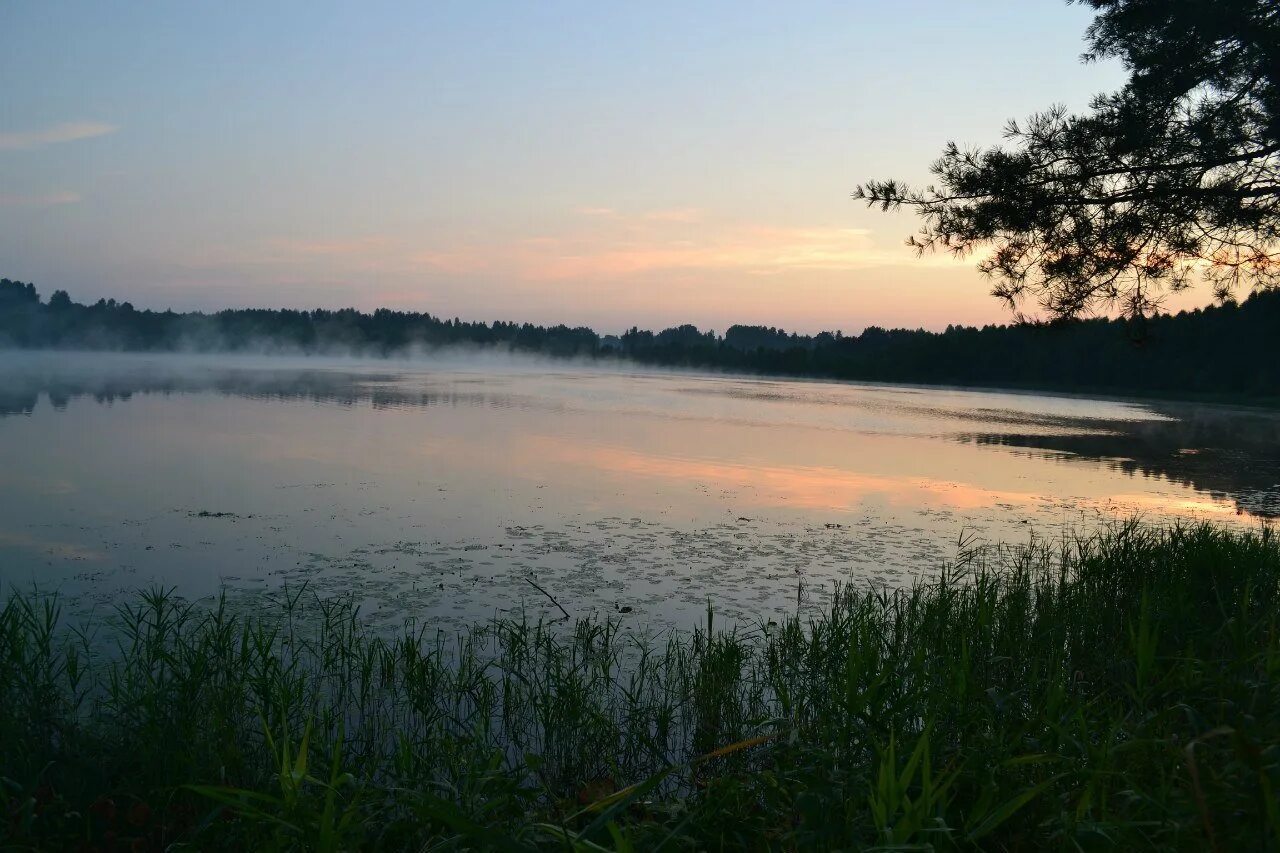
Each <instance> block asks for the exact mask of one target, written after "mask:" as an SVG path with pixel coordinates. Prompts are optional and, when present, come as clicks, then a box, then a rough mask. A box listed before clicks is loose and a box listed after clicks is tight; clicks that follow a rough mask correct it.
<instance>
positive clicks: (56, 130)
mask: <svg viewBox="0 0 1280 853" xmlns="http://www.w3.org/2000/svg"><path fill="white" fill-rule="evenodd" d="M117 130H119V128H118V127H116V126H115V125H114V124H106V123H104V122H100V121H72V122H64V123H63V124H55V125H53V126H52V127H46V128H42V129H39V130H5V131H0V151H16V150H20V149H28V148H43V147H44V146H46V145H55V144H57V143H59V142H74V141H76V140H77V139H92V138H93V137H95V136H105V135H107V134H108V133H115V132H116V131H117Z"/></svg>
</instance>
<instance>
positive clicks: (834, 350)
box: [0, 279, 1280, 398]
mask: <svg viewBox="0 0 1280 853" xmlns="http://www.w3.org/2000/svg"><path fill="white" fill-rule="evenodd" d="M0 344H4V345H7V346H10V347H18V348H28V349H37V348H53V349H89V350H130V351H145V352H180V351H195V352H220V351H227V352H281V353H285V352H296V353H304V354H338V353H341V354H347V353H350V354H354V355H361V356H391V355H397V354H404V353H407V352H410V351H412V350H413V349H415V348H421V349H430V348H438V347H456V346H465V347H477V348H501V349H505V350H508V351H513V352H521V353H531V354H539V355H545V356H551V357H578V358H597V359H614V358H626V359H630V360H632V361H635V362H639V363H642V364H653V365H663V366H671V367H694V368H705V369H722V370H731V371H742V372H750V373H764V374H778V375H790V376H811V377H821V378H832V379H847V380H869V381H885V382H916V383H930V384H953V385H967V386H1003V387H1027V388H1052V389H1062V390H1078V391H1093V392H1112V393H1139V394H1161V395H1172V394H1184V393H1185V394H1194V395H1208V396H1232V397H1244V398H1276V397H1280V360H1278V359H1277V358H1276V356H1277V354H1280V292H1278V291H1264V292H1258V293H1255V294H1254V295H1252V296H1250V297H1249V298H1248V299H1246V300H1245V301H1243V302H1240V303H1236V302H1232V301H1227V302H1225V303H1223V304H1221V305H1214V306H1210V307H1206V308H1201V309H1197V310H1194V311H1184V312H1180V313H1177V314H1155V315H1151V316H1145V317H1136V318H1116V319H1111V318H1094V319H1087V320H1074V321H1070V322H1057V323H1012V324H1009V325H987V326H983V327H981V328H978V327H972V326H960V325H955V326H948V327H947V329H946V330H945V331H942V332H932V331H927V330H924V329H883V328H880V327H878V326H871V327H869V328H867V329H865V330H864V331H863V332H862V333H861V334H857V335H845V334H843V333H841V332H838V331H837V332H822V333H820V334H816V335H803V334H797V333H794V332H790V333H789V332H786V331H785V330H782V329H777V328H773V327H766V326H746V325H735V326H731V327H730V328H729V329H728V330H726V331H725V332H724V333H723V334H717V333H715V332H713V331H703V330H701V329H698V328H697V327H695V326H692V325H684V326H677V327H673V328H669V329H664V330H662V331H658V332H653V331H647V330H642V329H639V328H632V329H630V330H629V331H627V332H625V333H624V334H622V335H620V336H614V335H603V336H602V335H600V334H598V333H596V332H595V331H593V330H592V329H589V328H586V327H581V326H580V327H569V326H565V325H556V326H537V325H533V324H531V323H512V322H503V321H496V322H493V323H483V322H468V321H463V320H460V319H457V318H454V319H441V318H439V317H436V316H434V315H431V314H427V313H418V312H404V311H391V310H388V309H385V308H383V309H378V310H377V311H374V312H372V313H365V312H361V311H357V310H355V309H353V308H345V309H341V310H336V311H332V310H322V309H317V310H313V311H297V310H270V309H235V310H225V311H218V312H216V313H210V314H206V313H200V312H189V313H178V312H174V311H150V310H138V309H136V308H134V307H133V306H132V305H131V304H130V303H128V302H116V301H115V300H113V299H100V300H98V301H97V302H96V303H93V304H91V305H83V304H79V303H76V302H73V301H72V300H71V298H70V297H69V296H68V295H67V293H66V292H65V291H57V292H55V293H54V294H53V295H52V297H50V298H49V299H48V301H42V300H41V298H40V296H39V294H38V292H37V291H36V288H35V287H34V286H33V285H31V284H25V283H23V282H18V281H10V280H9V279H0Z"/></svg>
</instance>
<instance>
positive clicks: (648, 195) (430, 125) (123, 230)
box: [0, 0, 1124, 332]
mask: <svg viewBox="0 0 1280 853" xmlns="http://www.w3.org/2000/svg"><path fill="white" fill-rule="evenodd" d="M1090 19H1091V15H1090V12H1089V10H1088V9H1086V8H1082V7H1081V6H1079V5H1067V4H1065V3H1064V2H1062V0H1001V1H1000V2H996V0H988V1H987V2H982V0H971V2H963V3H959V2H955V0H902V2H883V0H876V2H872V0H844V2H808V0H790V2H753V1H752V0H733V2H695V3H689V2H664V1H663V0H653V1H652V2H645V3H622V2H598V0H597V1H596V2H586V1H585V0H584V2H561V0H546V2H536V3H534V2H499V0H492V1H491V2H484V1H483V0H467V2H463V1H462V0H459V2H452V0H433V2H403V3H393V2H358V3H357V2H350V3H329V2H317V0H310V2H289V0H275V2H271V3H252V4H251V3H240V2H222V3H214V2H190V3H155V2H146V3H128V2H120V3H102V2H98V1H97V0H94V2H83V3H73V2H60V1H59V0H10V2H5V3H2V4H0V276H4V277H8V278H16V279H20V280H23V281H33V282H35V283H36V285H37V287H38V288H39V289H40V291H41V293H42V294H44V295H45V296H48V294H49V293H51V292H52V291H53V290H55V289H64V290H67V291H68V292H69V293H70V294H71V296H72V298H73V299H76V300H77V301H94V300H96V299H98V298H99V297H114V298H116V299H119V300H128V301H131V302H133V304H134V305H135V306H137V307H139V308H144V307H145V308H155V309H164V308H173V309H175V310H191V309H201V310H204V309H217V308H224V307H248V306H253V307H293V308H312V307H327V308H337V307H345V306H354V307H357V308H361V309H364V310H372V309H374V308H377V307H381V306H386V307H391V308H396V309H403V310H416V311H429V312H431V313H433V314H437V315H440V316H445V317H452V316H458V317H462V318H464V319H470V320H486V321H491V320H497V319H504V320H520V321H530V322H536V323H560V322H564V323H568V324H570V325H579V324H584V325H590V326H592V327H594V328H596V329H597V330H599V331H602V332H611V331H612V332H616V331H620V330H622V329H625V328H628V327H630V326H632V325H638V326H640V327H642V328H661V327H665V326H670V325H677V324H680V323H686V322H688V323H694V324H696V325H698V326H700V327H702V328H704V329H706V328H710V329H715V330H720V331H723V330H724V329H725V328H726V327H728V326H729V325H732V324H734V323H756V324H764V325H770V326H780V327H783V328H786V329H788V330H798V331H802V332H815V331H819V330H823V329H832V330H834V329H843V330H845V331H848V332H856V331H859V330H861V329H862V328H864V327H865V326H868V325H881V326H891V327H910V328H916V327H924V328H935V329H936V328H943V327H945V326H946V325H947V324H949V323H966V324H981V323H987V322H1002V321H1005V320H1007V318H1008V314H1007V311H1006V310H1005V309H1004V308H1003V307H1002V306H1001V305H1000V304H999V303H998V302H997V301H996V300H994V299H993V298H992V297H990V296H989V295H988V292H989V283H987V282H986V281H984V280H983V279H982V277H981V276H980V275H979V274H978V273H977V272H976V270H974V268H973V263H972V261H971V260H970V261H968V262H957V261H954V260H952V259H949V258H945V257H925V258H917V257H916V256H915V255H914V253H913V252H912V251H911V250H910V249H908V248H907V247H906V246H904V244H903V243H904V240H905V238H906V237H907V236H908V235H910V234H911V233H912V232H913V231H914V230H915V229H916V228H917V223H916V222H915V221H913V219H912V218H911V216H910V215H909V214H907V213H899V214H884V213H881V212H879V211H874V210H868V209H866V208H865V207H864V206H863V205H862V204H860V203H858V202H855V201H853V200H852V199H851V198H850V193H851V191H852V190H853V189H854V187H855V186H856V185H857V184H859V183H860V182H863V181H865V180H867V179H869V178H888V177H895V178H900V179H905V180H907V181H909V182H912V183H923V182H927V180H928V177H929V175H928V166H929V164H930V162H932V161H933V160H934V159H935V158H936V157H937V156H938V155H939V154H940V153H941V151H942V148H943V145H944V144H945V143H946V142H947V141H948V140H955V141H957V142H959V143H961V144H962V145H990V144H993V143H997V142H999V141H1000V131H1001V129H1002V127H1003V126H1004V124H1005V123H1006V122H1007V121H1008V120H1009V119H1011V118H1024V117H1026V116H1027V115H1029V114H1031V113H1033V112H1036V111H1038V110H1043V109H1045V108H1047V107H1049V106H1050V105H1052V104H1055V103H1062V104H1066V105H1067V106H1068V107H1070V108H1074V109H1084V108H1085V107H1086V106H1087V104H1088V102H1089V99H1090V97H1091V96H1092V95H1094V94H1096V93H1098V92H1101V91H1107V90H1112V89H1115V88H1117V87H1118V86H1119V85H1120V84H1121V82H1122V81H1123V76H1124V75H1123V70H1122V69H1121V68H1120V67H1119V66H1118V65H1115V64H1114V63H1104V64H1094V65H1085V64H1082V63H1081V62H1080V60H1079V55H1080V53H1081V52H1082V51H1083V49H1084V42H1083V33H1084V30H1085V28H1086V27H1087V25H1088V23H1089V21H1090Z"/></svg>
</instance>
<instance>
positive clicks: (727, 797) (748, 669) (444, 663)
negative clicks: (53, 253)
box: [0, 524, 1280, 850]
mask: <svg viewBox="0 0 1280 853" xmlns="http://www.w3.org/2000/svg"><path fill="white" fill-rule="evenodd" d="M547 592H548V594H551V593H553V592H554V595H555V597H556V598H557V599H559V598H560V597H561V596H562V595H563V594H564V591H563V590H561V589H559V588H558V587H557V588H555V589H554V590H552V589H550V588H549V589H547ZM359 595H360V594H359V593H357V594H356V595H355V596H348V597H344V598H326V597H321V596H317V595H315V594H314V592H313V591H312V590H311V589H310V588H308V587H306V586H290V587H288V588H287V589H285V590H282V591H279V592H270V591H265V590H264V591H262V592H261V593H259V594H258V597H257V599H256V601H255V607H254V608H252V609H244V610H241V609H240V608H233V607H231V605H230V603H229V602H228V600H226V599H223V600H221V601H219V602H215V603H214V605H213V606H212V607H206V606H204V605H202V604H199V603H193V602H187V601H184V600H182V599H181V598H179V597H178V596H177V595H175V594H174V593H171V592H164V591H159V590H157V591H152V592H149V593H145V594H142V595H140V596H139V597H138V598H137V599H135V600H132V601H128V602H125V603H123V604H121V605H120V606H119V608H118V610H117V611H116V613H115V615H114V616H113V617H112V618H110V619H109V620H107V621H105V622H103V623H101V624H99V625H97V626H92V625H91V626H80V627H75V628H73V627H72V626H69V625H67V624H66V622H65V620H64V619H62V618H61V615H60V612H59V606H60V605H59V601H58V600H57V599H56V598H51V597H39V596H35V595H33V594H29V593H19V594H15V595H13V596H11V597H10V598H9V599H8V600H7V602H6V603H5V605H4V607H3V609H0V707H3V708H4V709H5V711H4V713H3V714H0V807H3V809H4V814H5V815H6V822H5V823H4V824H3V825H2V826H3V828H2V829H0V833H3V836H0V839H2V841H3V843H4V844H6V845H12V846H19V847H27V848H38V849H49V848H60V847H74V846H85V847H94V846H96V847H98V848H99V849H108V848H111V847H112V845H113V844H114V845H115V846H116V847H120V846H122V845H123V846H132V848H133V849H143V848H145V849H165V848H166V847H168V846H169V845H172V844H175V843H191V844H194V845H195V846H196V847H197V848H202V849H286V848H298V849H317V850H337V849H357V848H358V849H387V850H423V849H484V848H490V849H506V850H531V849H540V848H546V849H561V850H562V849H573V850H599V849H618V850H632V849H635V850H641V849H643V850H649V849H656V848H657V847H659V846H661V845H665V846H666V847H667V848H669V849H721V848H726V847H728V848H747V849H780V850H793V849H833V848H843V849H859V848H864V847H872V846H877V847H879V848H881V849H889V848H892V849H921V850H922V849H939V850H945V849H979V848H980V849H1044V848H1053V849H1077V850H1079V849H1085V850H1088V849H1099V848H1107V849H1174V850H1177V849H1181V850H1204V849H1219V850H1237V849H1267V848H1268V847H1270V848H1272V849H1274V848H1275V847H1276V846H1277V845H1280V808H1278V807H1277V802H1278V800H1277V797H1276V793H1277V791H1280V747H1278V746H1277V744H1280V630H1277V615H1276V614H1277V613H1278V612H1280V608H1278V605H1280V542H1277V540H1276V538H1275V537H1274V536H1273V535H1272V534H1271V532H1270V530H1268V529H1262V530H1261V531H1259V532H1250V531H1231V530H1227V529H1223V528H1215V527H1212V526H1208V525H1204V526H1196V527H1185V528H1171V529H1157V528H1148V527H1143V526H1140V525H1137V524H1128V525H1124V526H1121V527H1116V528H1112V529H1108V530H1106V531H1105V532H1103V533H1100V534H1098V535H1096V536H1091V537H1078V538H1074V539H1068V540H1064V541H1063V542H1062V543H1060V544H1058V545H1055V546H1053V547H1048V546H1045V545H1043V544H1035V543H1033V544H1032V545H1031V546H1029V547H1021V548H1012V549H1002V550H991V549H982V550H966V551H964V552H963V553H962V555H961V557H960V559H959V561H958V562H957V563H955V564H954V565H952V566H950V567H949V568H948V569H947V570H945V571H944V572H943V573H942V574H941V575H940V576H937V577H935V578H932V579H930V580H927V581H926V580H919V581H916V582H915V583H914V584H913V585H911V586H910V587H908V588H887V587H885V586H883V585H881V586H874V585H873V586H869V587H868V586H845V587H843V588H841V589H839V590H837V591H835V592H833V593H832V594H831V595H829V596H828V597H827V598H826V600H825V603H824V605H823V606H822V608H821V609H820V610H816V611H813V612H812V613H806V614H804V615H801V616H799V617H797V616H794V615H793V616H791V617H790V618H783V619H770V620H768V621H764V620H762V621H760V622H759V623H757V624H755V625H754V626H750V627H743V626H742V625H741V624H739V625H737V626H736V627H735V626H734V624H733V623H732V622H728V621H726V620H725V619H724V618H723V616H722V614H721V613H720V612H719V611H718V610H717V609H716V608H715V606H714V602H712V603H711V604H708V605H706V606H705V609H704V620H703V624H702V625H701V627H698V628H695V629H692V630H687V631H679V630H677V631H664V632H661V633H656V634H645V633H643V632H635V631H623V630H621V628H620V625H619V623H618V622H617V621H616V620H615V619H596V618H586V619H577V620H576V621H570V622H567V623H565V622H561V623H555V624H553V623H551V622H547V621H542V620H538V619H530V618H518V617H517V618H502V619H495V620H492V621H489V622H486V623H482V624H477V625H474V626H473V627H470V628H468V629H466V630H463V631H459V632H445V631H438V630H433V629H432V627H431V625H430V623H418V624H415V623H412V622H411V623H410V624H409V625H408V626H406V627H405V628H404V629H403V630H402V631H400V632H399V633H396V634H393V635H389V634H388V633H387V632H386V631H385V630H381V629H372V628H370V627H369V625H368V623H367V622H366V621H365V619H364V616H365V614H363V613H362V612H361V610H360V608H359V606H358V601H359ZM112 849H114V848H112Z"/></svg>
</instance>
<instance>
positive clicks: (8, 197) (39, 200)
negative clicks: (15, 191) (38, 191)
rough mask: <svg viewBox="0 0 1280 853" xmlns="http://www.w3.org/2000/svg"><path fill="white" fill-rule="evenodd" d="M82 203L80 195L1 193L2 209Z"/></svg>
mask: <svg viewBox="0 0 1280 853" xmlns="http://www.w3.org/2000/svg"><path fill="white" fill-rule="evenodd" d="M78 201H80V195H79V193H73V192H67V191H62V192H56V193H46V194H45V195H12V194H9V193H0V207H55V206H56V205H59V204H75V203H77V202H78Z"/></svg>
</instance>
